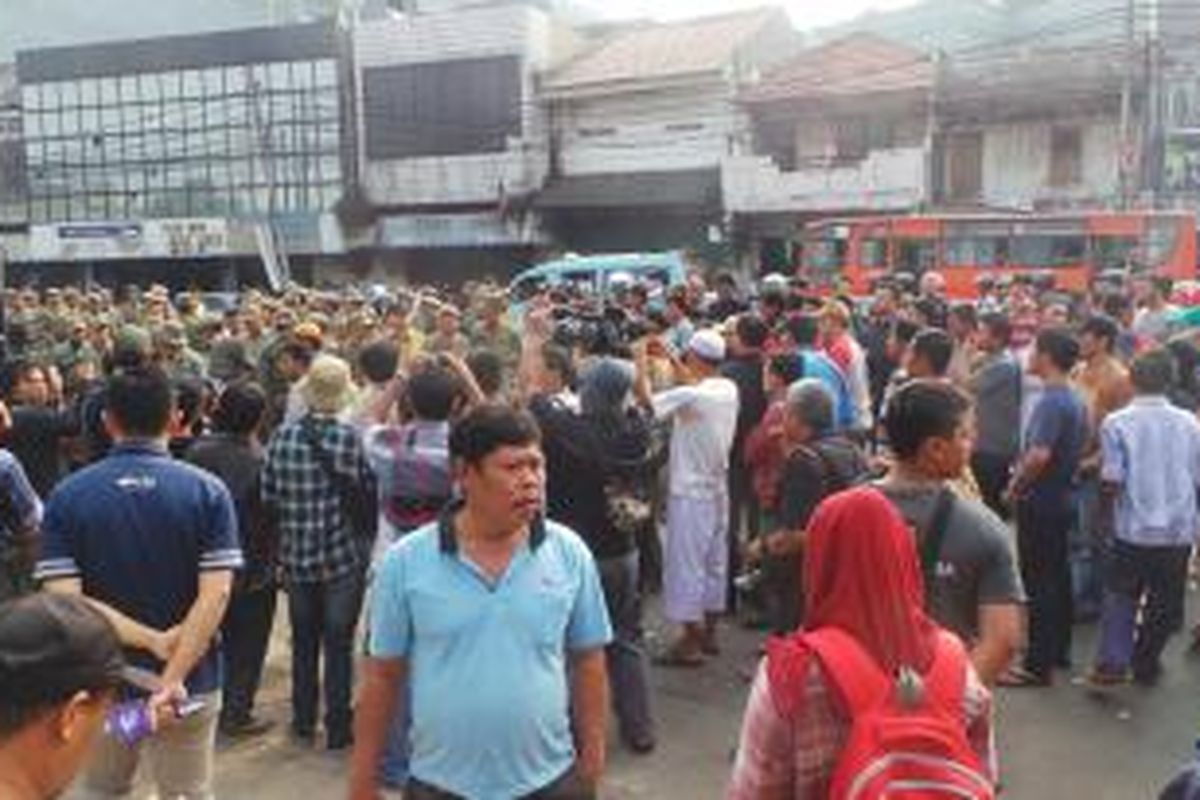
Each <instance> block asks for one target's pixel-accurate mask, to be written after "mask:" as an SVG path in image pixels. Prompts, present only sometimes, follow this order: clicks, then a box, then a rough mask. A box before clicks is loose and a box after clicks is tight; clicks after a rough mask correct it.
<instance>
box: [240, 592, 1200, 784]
mask: <svg viewBox="0 0 1200 800" xmlns="http://www.w3.org/2000/svg"><path fill="white" fill-rule="evenodd" d="M1189 605H1190V610H1191V613H1190V614H1189V620H1194V619H1196V618H1197V613H1200V595H1197V594H1194V593H1193V594H1191V595H1190V596H1189ZM651 616H652V617H655V618H656V615H655V614H653V613H652V614H651ZM724 633H725V635H724V640H723V644H724V648H725V652H724V654H723V655H722V656H721V657H720V658H719V659H717V660H715V661H713V662H712V663H710V664H709V665H708V667H706V668H705V669H702V670H691V671H678V670H676V671H669V670H663V669H658V668H656V669H655V670H654V675H653V679H654V685H655V690H656V699H657V713H658V719H659V726H660V732H659V747H658V750H657V751H655V752H654V753H653V754H652V755H650V756H642V757H637V756H631V755H630V754H628V753H627V752H626V751H624V750H623V749H622V748H621V746H620V745H619V743H617V741H616V739H615V738H614V739H613V742H612V746H611V749H610V766H609V771H608V776H607V778H606V781H605V786H604V791H603V795H602V796H603V797H604V798H605V799H606V800H692V799H693V798H696V799H697V800H707V799H708V798H719V797H721V796H722V794H723V791H724V785H725V781H726V779H727V776H728V773H729V768H730V763H731V758H732V752H733V749H734V746H735V744H736V739H737V732H738V725H739V722H740V719H741V712H742V704H743V702H744V699H745V693H746V690H747V685H746V682H745V679H744V677H743V675H744V674H746V673H747V672H748V671H749V670H750V668H751V666H752V664H753V663H754V653H755V651H756V648H757V644H758V641H759V636H758V634H754V633H750V632H746V631H742V630H740V629H737V628H732V627H730V628H726V630H725V632H724ZM1094 633H1095V628H1094V626H1086V627H1080V628H1077V629H1076V634H1077V635H1076V647H1075V663H1076V671H1077V672H1082V671H1083V670H1084V666H1085V665H1086V664H1088V663H1089V662H1090V658H1091V654H1092V643H1093V641H1094ZM652 635H653V636H654V638H655V639H656V641H655V644H661V642H662V640H663V637H664V636H665V630H663V629H662V628H661V627H660V626H658V625H656V624H652ZM286 637H287V634H286V624H285V617H283V616H281V618H280V620H279V624H278V625H277V627H276V636H275V640H274V642H273V643H272V648H271V655H270V664H269V672H268V676H267V685H266V687H265V689H264V691H263V693H262V695H261V697H262V706H261V713H262V714H263V715H264V716H265V717H267V718H269V719H272V720H275V721H276V722H277V723H278V724H277V727H276V729H275V730H274V731H272V732H271V733H270V734H268V735H267V736H265V737H263V738H262V739H259V740H254V741H250V742H242V743H239V744H236V745H234V746H232V747H224V748H222V750H221V751H220V752H219V754H218V797H219V798H221V800H241V798H254V799H255V800H317V798H321V799H322V800H324V798H338V797H341V796H342V793H343V791H344V786H345V782H344V779H345V768H346V761H347V756H346V754H335V755H331V754H328V753H325V752H323V751H321V750H317V749H312V748H309V747H304V746H300V745H297V744H295V743H293V742H292V741H290V740H289V738H288V736H287V733H286V731H287V721H288V714H289V712H288V700H287V693H288V687H287V677H286V676H287V671H288V670H287V662H288V651H287V647H288V645H287V638H286ZM1185 640H1186V637H1184V636H1180V637H1177V638H1176V640H1175V641H1174V642H1173V644H1172V647H1171V648H1169V650H1168V652H1167V655H1166V657H1165V664H1166V667H1167V670H1166V674H1165V676H1164V678H1163V683H1162V684H1161V685H1160V686H1159V687H1158V688H1156V689H1140V688H1135V687H1129V688H1124V689H1120V690H1117V691H1115V692H1113V693H1112V694H1111V695H1110V696H1109V697H1108V698H1107V699H1104V700H1098V699H1096V698H1095V697H1092V696H1089V695H1088V694H1087V693H1086V692H1085V691H1084V690H1083V689H1082V688H1080V687H1078V686H1076V685H1071V684H1070V683H1069V682H1068V681H1067V680H1065V679H1062V680H1060V681H1059V683H1058V684H1057V685H1056V686H1055V687H1054V688H1053V689H1050V690H1032V689H1021V690H1002V691H1001V692H1000V695H999V698H998V703H997V705H998V726H999V741H1000V748H1001V750H1000V752H1001V762H1002V777H1003V783H1004V796H1005V797H1007V798H1016V800H1058V799H1059V798H1081V799H1082V798H1087V800H1141V799H1142V798H1154V797H1156V795H1157V790H1158V788H1161V786H1162V785H1163V784H1165V783H1166V781H1167V780H1168V778H1169V776H1170V775H1171V774H1172V773H1173V772H1174V771H1175V770H1176V769H1177V768H1178V767H1179V766H1180V765H1182V764H1183V763H1185V762H1186V760H1187V759H1188V758H1190V754H1191V748H1192V743H1193V740H1195V739H1196V737H1197V735H1198V733H1200V659H1197V658H1195V657H1192V656H1189V655H1187V654H1186V652H1185Z"/></svg>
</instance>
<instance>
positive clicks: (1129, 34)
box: [1117, 0, 1135, 210]
mask: <svg viewBox="0 0 1200 800" xmlns="http://www.w3.org/2000/svg"><path fill="white" fill-rule="evenodd" d="M1134 3H1135V0H1126V4H1125V53H1124V56H1125V74H1124V77H1123V78H1122V80H1121V137H1120V152H1119V153H1118V154H1117V158H1118V159H1119V161H1118V164H1117V168H1118V173H1117V174H1118V176H1119V180H1120V188H1121V209H1122V210H1125V209H1128V208H1129V206H1130V205H1131V202H1130V201H1131V199H1132V195H1133V191H1132V189H1133V175H1132V173H1133V165H1134V148H1133V119H1132V117H1133V71H1134V66H1135V62H1134V56H1133V20H1134V17H1133V13H1134Z"/></svg>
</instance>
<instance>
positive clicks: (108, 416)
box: [36, 368, 242, 800]
mask: <svg viewBox="0 0 1200 800" xmlns="http://www.w3.org/2000/svg"><path fill="white" fill-rule="evenodd" d="M173 407H174V403H173V399H172V395H171V387H170V383H169V382H168V380H167V377H166V375H164V374H163V373H162V371H161V370H158V369H156V368H134V369H130V370H126V371H122V372H118V373H116V374H115V375H114V376H113V377H112V378H110V379H109V382H108V387H107V392H106V396H105V409H104V424H105V427H106V428H107V430H108V433H109V435H110V436H111V437H112V439H113V441H114V442H115V446H114V447H113V448H112V450H111V451H110V452H109V455H108V456H106V457H105V458H104V459H103V460H101V461H99V462H97V463H96V464H93V465H92V466H90V467H88V468H86V469H84V470H82V471H80V472H78V473H76V474H75V475H73V476H72V477H70V478H69V479H67V480H66V481H64V482H63V483H62V484H61V485H60V486H59V487H58V489H57V490H56V491H55V492H54V494H53V495H51V497H50V500H49V502H48V503H47V505H46V515H45V521H44V523H43V529H42V538H43V542H42V548H43V550H42V556H41V559H40V560H39V562H38V566H37V573H36V576H37V577H38V579H39V580H41V581H42V582H43V584H44V585H45V587H46V588H47V589H48V590H50V591H56V592H66V593H71V594H79V593H82V594H83V595H84V596H86V597H87V598H88V599H89V600H90V601H91V602H92V603H93V604H94V605H95V606H96V607H97V608H98V609H99V610H100V611H101V612H102V613H103V614H104V615H105V616H106V617H108V619H109V621H111V622H112V624H113V627H115V628H116V630H117V634H118V636H119V637H120V639H121V642H122V644H123V645H124V647H125V650H126V655H127V658H128V659H129V661H130V662H131V663H132V664H134V665H136V666H140V667H144V668H146V669H149V670H152V671H153V672H155V673H157V674H158V675H159V676H160V682H161V688H160V689H159V691H158V692H156V693H155V694H154V695H152V696H151V698H150V705H151V709H152V710H153V711H154V712H155V715H156V717H157V718H159V719H162V720H164V721H165V722H164V724H163V725H162V727H161V728H160V730H159V731H158V733H157V734H156V735H155V736H154V737H152V738H151V739H150V740H149V742H148V749H149V756H150V758H151V760H152V761H153V764H154V770H153V774H154V776H155V779H156V780H157V782H158V787H157V788H158V794H159V796H160V797H170V798H186V800H206V799H207V798H210V797H211V796H212V764H213V747H214V743H215V739H216V723H217V718H218V713H219V711H220V705H221V700H220V698H221V695H220V691H219V690H220V683H221V678H220V667H219V659H220V652H219V648H218V646H217V643H216V638H215V637H216V632H217V629H218V627H219V626H220V624H221V618H222V616H223V615H224V613H225V606H226V604H227V602H228V599H229V594H230V587H231V584H232V581H233V572H234V570H236V569H238V568H239V567H241V565H242V552H241V548H240V547H239V545H238V535H237V523H236V516H235V513H234V507H233V502H232V500H231V499H230V496H229V492H228V490H226V488H225V486H224V484H222V483H221V481H220V480H218V479H217V478H216V477H214V476H212V475H209V474H208V473H206V472H204V471H203V470H200V469H199V468H197V467H192V466H189V465H186V464H183V463H180V462H177V461H173V460H172V459H171V457H170V456H169V455H168V454H167V442H166V431H167V426H168V422H169V421H170V418H171V415H172V413H173ZM185 697H192V698H195V699H198V700H201V701H202V702H203V707H202V709H201V710H200V711H199V712H198V713H195V714H191V715H189V716H188V717H186V718H184V719H180V720H172V717H173V714H172V709H173V707H174V706H175V704H177V703H178V702H179V701H180V700H181V699H183V698H185ZM138 756H139V749H138V748H127V747H125V746H123V745H121V744H119V743H118V742H117V741H116V740H115V739H112V738H105V739H104V740H103V741H102V742H101V744H100V746H99V747H98V749H97V751H96V754H95V756H94V758H93V760H92V763H91V765H90V767H89V769H88V772H87V775H86V778H85V779H84V786H83V789H84V796H86V797H95V798H109V797H124V796H126V795H127V794H128V793H129V791H130V790H131V788H132V784H133V779H134V775H135V773H136V771H137V764H138Z"/></svg>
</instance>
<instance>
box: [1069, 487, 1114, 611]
mask: <svg viewBox="0 0 1200 800" xmlns="http://www.w3.org/2000/svg"><path fill="white" fill-rule="evenodd" d="M1078 496H1079V514H1078V516H1077V520H1078V523H1077V524H1076V525H1075V527H1074V528H1073V529H1072V530H1071V539H1070V547H1071V551H1070V552H1071V556H1070V557H1071V591H1072V595H1073V596H1074V616H1075V619H1076V621H1085V620H1089V619H1096V618H1098V617H1099V616H1100V612H1101V608H1102V606H1103V604H1104V570H1105V566H1106V564H1107V561H1108V553H1107V551H1108V547H1107V545H1106V544H1105V543H1104V542H1102V541H1101V540H1100V537H1099V536H1097V535H1096V529H1097V528H1098V527H1099V525H1100V479H1099V478H1098V477H1095V476H1092V477H1088V478H1084V479H1083V481H1082V482H1081V483H1080V486H1079V492H1078Z"/></svg>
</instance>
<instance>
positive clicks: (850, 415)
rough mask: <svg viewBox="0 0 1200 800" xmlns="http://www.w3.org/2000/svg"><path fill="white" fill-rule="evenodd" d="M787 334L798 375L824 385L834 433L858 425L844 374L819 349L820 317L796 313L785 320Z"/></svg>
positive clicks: (848, 384) (854, 405)
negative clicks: (827, 392)
mask: <svg viewBox="0 0 1200 800" xmlns="http://www.w3.org/2000/svg"><path fill="white" fill-rule="evenodd" d="M787 332H788V336H789V337H790V338H791V340H792V348H793V350H794V352H795V356H796V359H797V360H798V361H800V363H801V368H800V374H801V376H802V377H805V378H816V379H818V380H819V381H821V382H822V383H824V384H825V386H826V387H827V388H828V389H829V392H830V394H832V395H833V418H834V424H835V425H836V426H837V428H838V430H852V429H853V428H854V426H855V424H856V423H857V422H858V408H857V406H856V404H855V402H854V396H853V395H852V394H851V393H850V383H849V381H848V380H847V378H846V375H845V373H843V372H842V370H841V369H840V368H839V367H838V365H837V364H835V363H834V361H833V359H831V358H830V357H829V356H827V355H825V353H823V352H821V350H820V349H819V344H820V339H821V321H820V317H818V316H817V315H816V314H796V315H794V316H792V317H790V318H789V319H788V322H787Z"/></svg>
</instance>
